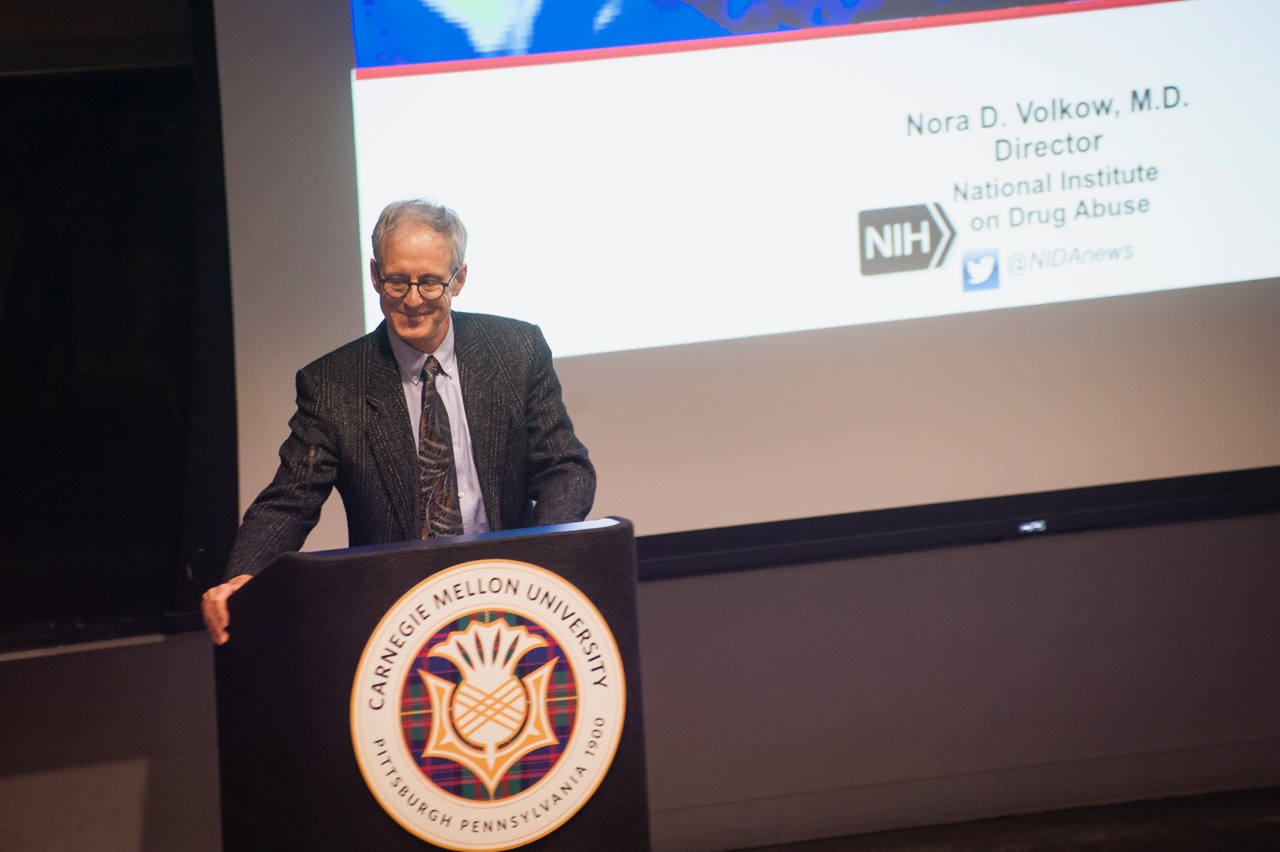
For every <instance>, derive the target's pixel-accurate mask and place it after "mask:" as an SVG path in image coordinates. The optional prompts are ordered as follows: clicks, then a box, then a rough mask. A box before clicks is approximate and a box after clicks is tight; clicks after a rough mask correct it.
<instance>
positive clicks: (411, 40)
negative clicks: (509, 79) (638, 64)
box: [351, 0, 1057, 68]
mask: <svg viewBox="0 0 1280 852" xmlns="http://www.w3.org/2000/svg"><path fill="white" fill-rule="evenodd" d="M1050 2H1057V0H994V2H982V3H975V2H963V0H962V2H956V0H506V2H501V1H500V0H499V2H486V3H478V2H476V0H351V19H352V29H353V33H354V35H355V48H356V67H357V68H377V67H382V66H386V65H402V64H418V63H428V62H449V61H454V60H461V59H480V58H485V57H493V56H521V55H525V54H536V53H558V52H562V51H569V50H591V49H596V48H608V47H624V46H631V45H644V44H660V43H663V42H679V41H689V40H691V39H706V38H717V37H722V36H730V35H747V34H753V33H770V32H779V31H786V30H800V29H807V28H811V27H826V26H839V25H843V24H854V23H863V22H867V21H884V20H895V19H903V18H919V17H924V16H930V15H941V14H954V13H958V12H965V11H973V10H974V9H975V8H981V9H983V10H989V9H991V8H1000V7H1008V6H1033V5H1041V4H1044V3H1050Z"/></svg>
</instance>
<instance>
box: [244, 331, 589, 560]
mask: <svg viewBox="0 0 1280 852" xmlns="http://www.w3.org/2000/svg"><path fill="white" fill-rule="evenodd" d="M452 323H453V329H454V346H455V352H456V354H457V359H458V372H459V378H460V379H461V382H462V397H463V405H465V406H466V411H467V423H468V425H469V427H470V430H471V444H472V452H473V455H474V458H475V465H476V472H477V474H478V476H479V479H480V492H481V494H482V495H483V496H484V505H485V512H486V514H487V516H488V520H489V529H490V530H494V531H496V530H504V529H512V528H517V527H525V526H533V525H542V524H560V523H570V522H574V521H580V520H582V519H583V518H585V517H586V515H587V512H588V511H590V509H591V504H592V501H593V499H594V497H595V482H596V479H595V469H594V468H593V466H592V464H591V461H590V459H589V458H588V457H587V448H586V447H584V446H583V445H582V442H580V441H579V440H578V439H577V437H576V436H575V435H574V432H573V424H572V422H571V421H570V420H569V415H568V413H567V412H566V411H565V407H564V402H563V400H562V398H561V390H560V380H559V379H558V378H557V377H556V374H555V370H554V368H553V367H552V363H551V350H550V348H549V347H548V346H547V343H546V340H545V339H544V338H543V336H542V332H541V331H540V330H539V329H538V327H537V326H534V325H530V324H529V323H525V322H520V321H518V320H513V319H507V318H505V317H496V316H489V315H486V314H468V313H461V312H457V311H455V312H453V315H452ZM387 333H388V332H387V328H386V322H385V321H384V322H383V323H382V324H381V325H379V326H378V328H377V329H375V330H374V331H373V332H371V333H370V334H367V335H365V336H364V337H361V338H359V339H358V340H355V341H352V342H351V343H348V344H346V345H345V346H342V347H340V348H338V349H336V350H334V351H333V352H330V353H329V354H328V355H325V356H324V357H322V358H320V359H318V360H316V361H314V362H312V363H311V364H308V365H307V366H306V367H303V368H302V369H301V370H299V371H298V375H297V393H298V410H297V412H296V413H295V414H294V415H293V417H292V419H290V421H289V437H288V438H287V439H286V440H285V442H284V444H283V445H282V446H281V447H280V467H279V469H278V470H277V471H276V475H275V478H274V479H273V480H272V481H271V484H270V485H268V486H267V487H266V489H264V490H263V492H262V493H261V494H260V495H259V496H258V498H257V499H256V500H254V502H253V504H252V505H251V506H250V507H249V509H248V510H247V511H246V512H245V517H244V522H243V523H242V524H241V526H240V529H239V531H238V532H237V533H236V539H235V543H234V545H233V546H232V549H231V556H230V558H229V559H228V562H227V576H228V577H231V576H234V575H236V574H256V573H257V572H259V571H261V570H262V569H263V568H264V567H266V566H267V564H268V563H270V562H271V560H273V559H275V558H276V557H277V556H279V555H280V554H281V553H284V552H286V551H290V550H297V549H299V548H300V547H302V544H303V542H304V541H305V540H306V537H307V534H308V533H309V532H310V531H311V529H312V528H313V527H314V526H315V524H316V521H317V520H319V517H320V507H321V506H322V505H323V504H324V502H325V500H326V499H327V498H328V497H329V493H330V491H331V489H333V488H335V487H336V488H337V489H338V493H340V494H341V495H342V502H343V505H344V507H345V508H346V514H347V533H348V542H349V545H350V546H352V547H357V546H360V545H366V544H383V543H387V542H394V541H410V540H413V539H416V538H418V537H419V536H420V533H421V512H422V509H421V504H420V497H419V493H418V456H417V449H416V445H415V442H414V435H413V430H412V426H411V424H410V422H409V412H408V409H407V408H406V406H405V401H404V390H403V386H402V385H401V381H400V371H399V366H398V365H397V363H396V359H395V356H394V355H393V354H392V351H391V344H390V342H389V341H388V339H387Z"/></svg>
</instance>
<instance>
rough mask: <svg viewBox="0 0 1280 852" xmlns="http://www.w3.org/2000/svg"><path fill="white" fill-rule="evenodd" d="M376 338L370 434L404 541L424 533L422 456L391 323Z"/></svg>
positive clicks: (369, 394) (370, 364)
mask: <svg viewBox="0 0 1280 852" xmlns="http://www.w3.org/2000/svg"><path fill="white" fill-rule="evenodd" d="M372 337H373V341H372V342H373V346H371V347H369V350H368V352H369V359H368V364H367V366H366V369H367V372H366V375H367V376H368V377H369V384H368V387H367V390H366V394H365V403H366V404H367V405H368V407H369V418H368V420H367V426H366V430H365V434H366V436H367V437H368V440H369V452H370V454H371V455H372V456H373V461H374V465H375V466H376V467H377V469H378V474H379V476H380V477H381V479H382V483H383V486H384V487H385V488H386V491H387V496H388V498H389V500H390V503H391V506H390V511H391V512H393V513H394V514H395V517H396V520H397V521H398V522H399V524H400V526H401V528H402V530H401V532H402V535H401V538H404V539H406V540H408V539H414V538H417V537H418V536H419V534H420V533H421V522H420V521H419V520H418V519H419V518H420V517H421V515H422V509H421V507H420V506H419V505H418V500H419V499H420V497H419V494H418V480H417V477H416V476H414V475H413V474H414V473H415V472H416V471H417V470H418V453H417V448H416V447H415V446H414V440H413V431H412V430H411V429H410V428H409V409H408V408H407V407H406V406H405V402H404V386H403V385H402V384H401V383H400V368H399V366H398V365H397V363H396V359H395V355H393V354H392V352H391V344H390V342H388V340H387V327H386V322H385V321H383V323H382V324H381V325H379V326H378V328H377V330H375V331H374V332H373V335H372Z"/></svg>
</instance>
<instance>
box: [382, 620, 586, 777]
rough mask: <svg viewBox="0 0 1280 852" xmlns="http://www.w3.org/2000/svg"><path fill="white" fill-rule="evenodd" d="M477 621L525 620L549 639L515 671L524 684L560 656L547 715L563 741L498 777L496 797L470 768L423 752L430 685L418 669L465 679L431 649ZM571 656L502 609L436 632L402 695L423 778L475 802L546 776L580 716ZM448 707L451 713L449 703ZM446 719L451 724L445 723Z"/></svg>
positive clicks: (403, 726)
mask: <svg viewBox="0 0 1280 852" xmlns="http://www.w3.org/2000/svg"><path fill="white" fill-rule="evenodd" d="M477 620H478V621H480V622H481V623H484V624H489V623H492V622H495V621H499V620H503V621H506V623H507V624H508V625H510V626H512V627H519V626H521V625H523V626H524V627H525V628H526V629H528V631H529V632H530V633H533V634H535V635H537V636H540V637H542V638H543V639H545V640H546V642H547V647H545V648H534V649H532V650H530V651H529V652H528V653H526V654H525V655H524V656H523V657H522V658H521V659H520V661H519V662H518V663H517V664H516V667H515V675H516V677H518V678H520V680H521V682H522V683H523V681H524V678H525V677H526V676H527V675H529V674H531V673H532V672H534V671H536V670H537V669H538V668H539V667H541V666H543V665H545V664H546V663H547V662H548V661H549V660H551V659H552V658H553V657H554V658H555V659H556V664H555V667H554V669H553V670H552V676H551V681H550V685H549V687H548V689H547V715H548V718H549V720H550V722H551V726H552V730H553V731H554V732H555V736H556V739H557V740H558V742H557V744H556V745H553V746H545V747H543V748H540V749H536V750H534V751H532V752H530V753H529V754H527V755H525V756H524V757H522V758H521V759H520V760H518V761H516V763H515V764H513V765H512V767H511V769H509V770H508V771H507V774H506V775H505V776H503V778H502V781H501V782H499V784H498V786H497V788H496V789H495V790H494V794H493V796H490V795H489V790H488V789H487V788H486V787H485V785H484V784H483V783H481V781H480V780H479V779H478V778H476V776H475V774H474V773H472V772H471V770H469V769H467V768H466V767H464V766H461V765H460V764H458V763H455V762H454V761H452V760H447V759H445V758H439V757H426V756H424V755H423V752H424V750H425V749H426V746H427V741H428V739H429V736H430V732H431V721H432V719H431V716H432V708H431V700H430V698H429V697H428V693H427V686H426V684H425V683H424V682H423V679H422V677H421V676H420V675H419V674H418V670H419V669H421V670H423V671H427V672H430V673H431V674H432V675H435V676H436V677H440V678H443V679H445V680H448V681H449V682H451V683H454V684H457V683H460V682H461V680H462V675H461V674H460V673H459V672H458V670H457V668H456V667H455V666H454V665H453V664H452V663H451V662H449V661H448V660H445V659H442V658H440V657H431V656H428V653H429V652H430V651H431V649H432V648H434V647H435V646H436V645H437V644H438V643H440V642H442V641H444V639H445V638H447V637H448V636H449V634H451V633H454V632H456V631H464V630H466V629H467V626H468V625H469V624H471V622H472V621H477ZM566 656H567V655H566V654H565V652H564V649H563V648H561V647H560V645H559V644H558V643H557V642H556V640H555V639H554V638H553V637H552V636H551V635H550V634H549V633H548V632H547V631H546V630H545V629H543V627H542V626H541V625H539V624H537V623H536V622H533V621H530V620H529V619H526V618H524V617H522V616H519V615H516V614H514V613H509V612H503V611H501V610H483V611H479V612H473V613H470V614H468V615H464V616H462V617H460V618H458V619H456V620H454V621H453V622H451V623H449V624H448V625H446V626H445V627H443V628H441V629H440V630H438V631H436V633H435V634H434V635H432V637H431V638H430V639H428V640H427V642H426V643H425V644H424V645H423V646H422V647H421V648H419V649H418V655H417V657H416V658H415V659H414V661H413V663H412V664H411V665H410V666H409V667H408V669H407V672H408V674H407V675H406V677H405V682H404V685H403V690H402V691H401V698H400V730H401V734H402V735H403V737H404V742H405V745H406V746H407V747H408V749H409V753H410V754H411V755H413V758H414V761H415V762H416V763H417V765H418V769H419V771H421V772H422V775H423V777H424V778H426V779H427V780H428V781H430V782H431V783H433V784H434V785H435V786H436V787H438V788H440V789H441V790H442V791H444V792H446V793H449V794H451V795H454V796H457V797H458V798H461V799H466V800H468V801H476V802H481V801H501V800H503V799H507V798H510V797H511V796H514V795H516V794H517V793H520V792H523V791H524V790H527V789H528V788H529V787H531V786H533V785H534V784H536V783H538V782H539V781H541V780H542V779H543V778H544V777H546V775H547V774H548V773H549V772H551V770H552V769H554V768H555V766H556V764H558V763H559V762H560V759H561V757H562V756H563V755H564V747H565V745H566V744H567V743H568V741H569V736H570V734H572V733H573V728H574V724H575V722H576V721H577V718H578V686H577V683H576V681H575V680H574V677H573V671H572V670H571V669H570V667H569V663H568V661H567V658H566ZM445 712H446V713H447V708H446V709H445ZM446 724H449V723H448V722H446ZM514 738H515V735H513V736H512V739H514Z"/></svg>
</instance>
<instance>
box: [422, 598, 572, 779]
mask: <svg viewBox="0 0 1280 852" xmlns="http://www.w3.org/2000/svg"><path fill="white" fill-rule="evenodd" d="M545 647H547V641H546V640H545V639H543V638H542V637H541V636H537V635H535V634H533V633H530V632H529V630H528V628H526V627H524V626H523V625H521V626H519V627H512V626H511V625H509V624H507V623H506V622H505V621H496V622H493V623H489V624H485V623H482V622H479V621H472V622H471V623H470V624H469V625H468V626H467V629H466V630H462V631H455V632H453V633H450V634H449V635H448V636H447V637H446V638H445V639H444V641H442V642H440V643H438V644H437V645H436V646H435V647H434V648H432V649H431V650H430V652H429V656H432V657H441V658H443V659H446V660H448V661H449V662H451V663H453V664H454V665H455V666H456V667H457V669H458V671H459V673H460V674H461V675H462V680H461V682H459V683H457V684H454V683H453V682H451V681H449V680H446V679H444V678H441V677H437V676H436V675H433V674H431V673H430V672H428V671H426V670H424V669H421V668H419V669H418V670H417V671H418V675H419V677H421V678H422V680H423V682H424V683H425V684H426V687H427V694H428V696H429V697H430V700H431V711H432V712H431V732H430V734H429V736H428V739H427V745H426V748H425V749H424V750H423V753H422V757H423V758H427V757H438V758H444V759H446V760H452V761H455V762H457V763H459V764H461V765H463V766H465V767H466V768H467V769H469V770H471V771H472V772H473V773H475V776H476V777H477V778H478V779H480V782H481V783H482V784H484V786H485V788H486V789H487V790H488V791H489V795H490V796H493V795H494V791H495V790H496V789H497V786H498V784H499V782H500V781H501V780H502V778H503V776H505V775H506V773H507V770H509V769H510V768H511V767H512V765H514V764H515V763H516V761H518V760H520V758H522V757H524V756H525V755H527V754H529V753H530V752H532V751H534V750H536V749H539V748H542V747H543V746H548V745H555V744H556V743H557V742H558V740H557V739H556V735H555V732H554V730H553V729H552V726H551V722H550V720H549V718H548V712H547V687H548V685H549V684H550V680H551V673H552V670H553V669H554V668H555V665H556V662H557V658H552V659H551V660H549V661H547V662H546V663H545V664H543V665H542V666H540V667H539V668H538V669H537V670H536V671H534V672H532V673H531V674H529V675H527V676H526V677H525V678H524V679H523V680H521V679H520V678H519V677H517V676H516V675H515V667H516V664H517V663H519V662H520V659H521V658H522V657H524V655H525V654H527V653H529V652H530V651H532V650H534V649H536V648H545Z"/></svg>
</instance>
